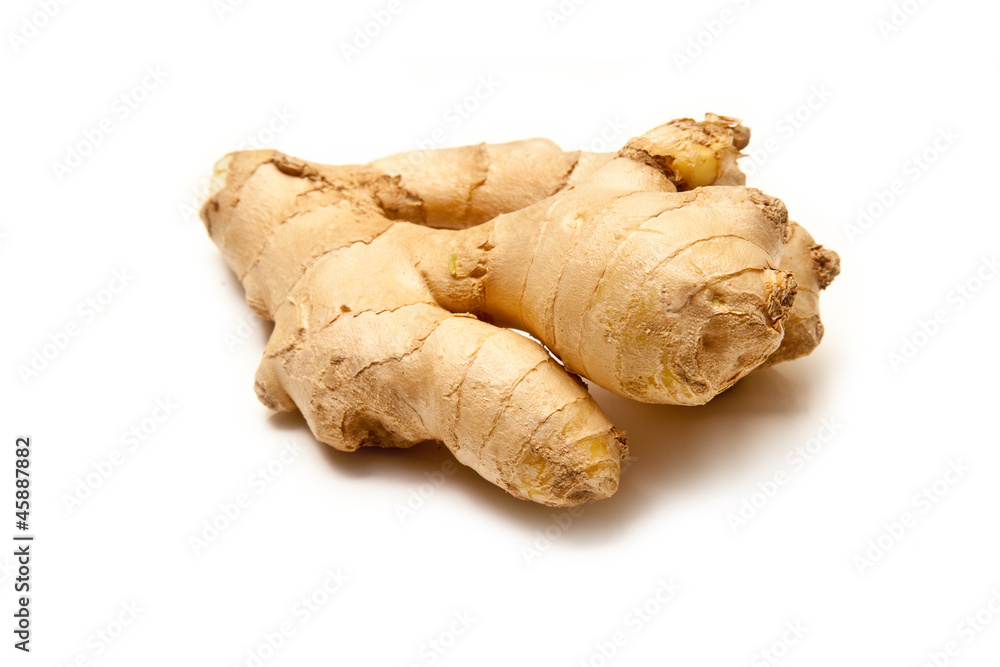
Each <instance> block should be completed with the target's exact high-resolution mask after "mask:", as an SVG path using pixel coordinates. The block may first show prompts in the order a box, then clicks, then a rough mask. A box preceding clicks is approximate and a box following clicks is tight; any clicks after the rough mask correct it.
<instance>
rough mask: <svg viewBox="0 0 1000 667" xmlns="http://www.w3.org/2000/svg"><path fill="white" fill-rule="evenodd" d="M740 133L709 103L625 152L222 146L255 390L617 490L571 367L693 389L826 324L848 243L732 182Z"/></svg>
mask: <svg viewBox="0 0 1000 667" xmlns="http://www.w3.org/2000/svg"><path fill="white" fill-rule="evenodd" d="M748 141H749V131H748V130H747V129H746V128H744V127H743V126H742V125H740V124H739V121H737V120H735V119H732V118H727V117H723V116H716V115H713V114H708V115H707V116H706V119H705V120H704V121H702V122H695V121H693V120H690V119H682V120H676V121H673V122H671V123H667V124H666V125H663V126H660V127H658V128H656V129H654V130H651V131H649V132H647V133H646V134H644V135H642V136H641V137H637V138H634V139H632V140H630V141H629V142H628V143H627V144H626V146H625V147H624V148H623V149H622V150H621V151H620V152H619V153H618V154H610V153H609V154H592V153H583V152H564V151H562V150H560V149H559V148H558V147H557V146H556V145H555V144H553V143H552V142H550V141H547V140H543V139H529V140H526V141H516V142H512V143H507V144H492V145H490V144H481V145H478V146H467V147H463V148H451V149H440V150H435V151H419V152H415V153H403V154H399V155H393V156H390V157H387V158H383V159H381V160H376V161H375V162H372V163H370V164H368V165H352V166H326V165H320V164H313V163H309V162H304V161H302V160H298V159H295V158H292V157H289V156H287V155H283V154H282V153H279V152H277V151H270V150H267V151H242V152H237V153H231V154H229V155H227V156H226V157H225V158H223V160H222V161H221V162H220V163H219V164H218V165H217V167H216V177H215V180H214V190H215V191H214V193H213V195H212V196H211V197H210V198H209V200H208V201H207V202H206V203H205V205H204V207H203V208H202V211H201V215H202V218H203V220H204V221H205V225H206V226H207V228H208V230H209V233H210V234H211V237H212V240H213V241H214V242H215V243H216V244H217V245H218V247H219V249H220V250H221V251H222V254H223V256H224V257H225V259H226V262H227V263H228V264H229V266H230V267H231V268H232V270H233V271H234V272H235V273H236V275H237V276H239V278H240V280H241V281H242V283H243V287H244V289H245V290H246V297H247V302H248V303H249V305H250V306H251V308H253V310H254V311H255V312H256V313H257V314H259V315H260V316H262V317H265V318H267V319H269V320H273V321H274V323H275V326H274V331H273V332H272V334H271V338H270V341H269V342H268V345H267V348H266V350H265V352H264V359H263V361H262V362H261V365H260V368H259V369H258V371H257V378H256V390H257V395H258V396H259V398H260V400H261V401H262V402H263V403H264V404H265V405H267V406H268V407H270V408H272V409H274V410H282V411H291V410H294V409H296V408H298V409H299V410H300V411H301V412H302V414H303V415H304V416H305V418H306V421H307V422H308V423H309V426H310V428H311V429H312V431H313V433H314V434H315V435H316V437H317V438H318V439H319V440H321V441H323V442H325V443H327V444H329V445H332V446H333V447H335V448H337V449H339V450H342V451H353V450H356V449H357V448H358V447H361V446H381V447H409V446H412V445H415V444H417V443H420V442H425V441H439V442H443V443H444V444H445V445H446V446H447V447H448V448H449V449H450V450H451V451H452V452H453V453H454V455H455V457H456V458H457V459H458V460H459V461H461V462H462V463H464V464H465V465H467V466H470V467H472V468H474V469H475V470H476V471H477V472H478V473H479V474H480V475H482V476H483V477H485V478H486V479H488V480H489V481H491V482H493V483H494V484H496V485H498V486H500V487H501V488H503V489H506V490H507V491H508V492H510V493H511V494H513V495H515V496H517V497H519V498H524V499H528V500H533V501H536V502H539V503H544V504H546V505H552V506H569V505H577V504H579V503H582V502H585V501H587V500H590V499H597V498H606V497H608V496H610V495H611V494H613V493H614V492H615V490H616V489H617V488H618V476H619V471H620V463H621V460H622V459H623V458H624V456H625V453H626V444H625V437H624V434H623V433H622V432H621V431H619V430H617V429H616V428H615V427H614V426H613V425H612V424H611V422H610V421H609V420H608V418H607V417H606V416H605V415H604V413H603V412H602V411H601V408H600V407H599V406H598V405H597V403H596V402H595V401H594V400H593V398H591V396H590V394H589V393H588V392H587V389H586V387H585V385H584V384H583V382H582V381H581V380H580V379H579V378H578V377H577V374H578V375H581V376H583V377H585V378H587V379H589V380H591V381H593V382H595V383H597V384H598V385H600V386H602V387H604V388H605V389H607V390H609V391H612V392H615V393H617V394H621V395H622V396H627V397H629V398H633V399H635V400H639V401H645V402H649V403H670V404H677V405H700V404H703V403H705V402H706V401H708V400H710V399H711V398H712V397H713V396H715V395H716V394H718V393H719V392H721V391H724V390H725V389H727V388H729V387H731V386H732V385H733V384H734V383H735V382H736V381H737V380H739V379H740V378H741V377H743V376H745V375H746V374H747V373H749V372H750V371H752V370H753V369H755V368H757V367H760V366H763V365H768V364H770V363H774V362H776V361H784V360H789V359H794V358H796V357H800V356H802V355H805V354H808V353H809V352H810V351H812V349H813V348H815V346H816V345H817V344H818V343H819V341H820V338H821V337H822V334H823V328H822V324H821V323H820V320H819V310H818V307H819V303H818V293H819V290H820V289H823V288H824V287H826V286H827V285H828V284H829V282H830V281H831V280H832V279H833V278H834V277H835V276H836V275H837V273H838V272H839V260H838V258H837V255H836V253H834V252H832V251H829V250H826V249H823V248H822V247H821V246H818V245H816V244H815V242H814V241H813V239H812V237H810V236H809V234H808V233H807V232H806V231H805V230H804V229H803V228H801V227H800V226H798V225H796V224H795V223H793V222H789V221H788V215H787V211H786V209H785V206H784V204H783V203H782V202H781V201H780V200H778V199H775V198H774V197H770V196H768V195H765V194H763V193H761V192H760V191H758V190H755V189H753V188H747V187H744V186H743V183H744V182H745V177H744V175H743V174H742V173H741V172H740V171H739V169H738V167H737V166H736V160H737V158H738V157H740V149H742V148H744V147H745V146H746V145H747V142H748ZM508 327H510V328H508ZM511 328H516V329H521V330H523V331H527V332H529V333H530V334H531V335H532V336H534V337H535V338H536V339H538V340H540V341H541V342H542V343H544V345H545V347H543V346H542V345H540V344H538V343H537V342H535V341H533V340H530V339H529V338H527V337H525V336H522V335H520V334H519V333H517V332H515V331H513V330H512V329H511ZM546 347H547V348H548V349H546ZM549 350H551V351H552V353H553V354H554V355H556V356H557V357H558V359H559V360H560V361H561V362H562V363H561V364H560V363H559V361H556V360H555V359H553V358H552V356H550V354H549Z"/></svg>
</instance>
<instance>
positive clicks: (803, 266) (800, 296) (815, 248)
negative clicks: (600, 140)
mask: <svg viewBox="0 0 1000 667" xmlns="http://www.w3.org/2000/svg"><path fill="white" fill-rule="evenodd" d="M778 268H780V269H782V270H783V271H788V272H790V273H792V274H793V275H794V276H795V283H796V285H798V293H797V294H796V296H795V303H793V304H792V309H791V310H790V311H789V312H788V318H787V319H786V320H785V337H784V339H783V340H782V341H781V346H780V347H779V348H778V349H777V350H776V351H775V352H774V354H772V355H771V356H770V357H768V359H767V363H766V364H765V365H767V366H770V365H772V364H776V363H779V362H782V361H791V360H792V359H798V358H799V357H804V356H805V355H807V354H809V353H810V352H812V351H813V350H814V349H816V346H817V345H819V342H820V341H821V340H823V323H822V322H821V321H820V319H819V293H820V290H824V289H826V288H827V287H828V286H829V285H830V283H831V282H833V279H834V278H836V277H837V276H838V275H840V257H839V256H838V255H837V253H835V252H834V251H832V250H829V249H827V248H824V247H823V246H821V245H819V244H818V243H816V241H815V240H813V237H812V236H810V235H809V232H807V231H806V230H805V229H804V228H803V227H802V226H801V225H799V224H797V223H795V222H791V221H789V223H788V240H787V241H785V251H784V253H783V254H782V257H781V263H780V264H779V265H778Z"/></svg>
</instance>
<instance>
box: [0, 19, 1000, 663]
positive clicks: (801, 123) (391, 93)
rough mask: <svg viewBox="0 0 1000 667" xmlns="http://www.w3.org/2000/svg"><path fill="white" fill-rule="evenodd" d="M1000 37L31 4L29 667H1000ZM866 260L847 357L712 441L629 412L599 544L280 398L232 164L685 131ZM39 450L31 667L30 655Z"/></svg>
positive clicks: (7, 442)
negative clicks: (742, 143) (248, 288)
mask: <svg viewBox="0 0 1000 667" xmlns="http://www.w3.org/2000/svg"><path fill="white" fill-rule="evenodd" d="M998 18H1000V10H998V8H997V6H996V5H995V4H991V3H984V2H978V3H974V2H970V1H964V2H953V3H942V2H918V1H917V0H880V1H878V2H874V3H872V2H860V1H856V0H850V1H848V2H841V3H804V2H792V1H791V0H768V1H766V2H756V1H755V0H733V1H729V0H719V1H718V2H713V3H707V4H704V3H702V4H698V3H654V2H627V1H622V2H608V1H607V0H590V1H589V2H583V1H582V0H563V1H562V2H557V1H556V0H552V2H539V3H530V2H508V3H502V4H477V3H468V2H458V1H457V0H456V1H450V0H420V1H419V2H418V1H414V0H374V1H369V2H363V3H319V2H313V3H309V2H303V1H291V2H274V1H267V0H245V1H242V2H240V1H238V0H187V1H184V2H175V3H161V4H158V5H155V6H154V5H148V4H143V3H128V2H123V1H112V0H98V1H95V2H89V3H77V2H68V1H61V0H12V1H11V2H7V3H6V4H5V6H4V11H3V17H2V21H0V28H3V30H4V34H5V37H4V42H5V44H4V47H3V48H2V49H0V53H2V55H0V58H2V69H0V77H2V79H0V80H2V84H3V91H4V104H3V112H2V113H3V122H2V123H0V135H2V138H3V146H4V156H5V157H4V159H3V160H2V161H0V182H2V183H3V188H4V190H3V192H4V201H5V202H6V203H7V206H8V208H7V211H6V213H5V214H4V215H3V216H2V217H0V281H2V284H3V285H4V288H3V295H4V305H5V307H4V312H5V314H6V315H5V317H4V321H3V325H2V326H3V341H4V343H3V350H4V371H5V372H4V374H3V376H2V379H0V391H2V392H3V401H2V404H3V406H4V408H3V412H2V414H3V429H2V432H3V439H4V446H5V447H7V448H8V453H7V454H6V455H5V458H3V461H4V462H5V465H4V466H3V467H4V468H5V469H6V470H7V472H5V473H2V474H3V476H4V482H3V484H4V486H3V488H4V489H6V490H5V491H4V492H3V493H2V494H0V496H2V498H3V499H4V500H3V505H2V507H3V510H4V511H3V512H2V513H0V514H2V516H3V517H4V522H3V528H2V530H0V539H2V540H4V542H5V546H4V548H3V549H2V550H0V553H2V554H3V555H2V556H0V586H2V590H3V594H2V599H3V616H4V618H6V619H7V621H6V625H7V626H9V627H5V628H4V636H5V637H6V638H7V639H6V645H5V646H3V647H2V649H0V650H2V652H3V656H4V657H3V658H2V659H0V663H2V664H4V665H21V664H25V665H27V664H31V665H60V666H63V665H102V666H103V665H108V666H111V665H137V664H141V665H176V664H196V665H227V666H230V665H232V666H235V665H243V666H247V667H252V666H254V665H267V666H268V667H271V666H280V665H330V664H338V665H339V664H344V665H379V666H392V665H400V666H405V665H471V664H475V665H508V664H550V665H567V666H573V667H576V666H578V665H589V666H592V667H599V666H601V665H652V664H677V665H705V666H711V667H717V666H719V665H751V666H753V667H757V666H760V665H777V664H781V665H787V666H789V667H792V666H794V665H809V666H810V667H817V666H821V665H831V666H832V665H838V666H839V665H845V664H862V665H886V664H894V665H913V666H914V667H917V666H921V665H935V666H936V667H941V666H943V665H958V666H960V667H981V666H983V667H984V666H986V665H995V664H997V662H996V661H997V660H998V659H1000V566H998V564H1000V534H998V531H1000V523H998V521H997V518H996V510H997V507H998V505H1000V485H998V484H997V483H996V480H997V478H998V474H1000V452H998V447H997V445H998V444H1000V443H998V437H997V431H996V410H997V407H996V404H997V398H998V391H997V387H996V378H997V376H998V364H997V334H996V331H997V324H998V319H997V306H998V303H997V299H998V295H1000V291H998V290H1000V286H998V285H997V284H996V283H998V282H1000V280H998V279H997V270H998V269H997V263H996V262H997V251H998V250H1000V232H998V227H1000V219H998V215H997V212H996V211H995V209H994V208H993V202H992V194H993V193H994V191H995V189H996V183H997V181H998V176H1000V173H998V168H997V165H996V159H995V156H994V155H993V152H994V149H995V144H996V136H995V135H996V132H997V130H996V120H995V118H996V115H997V101H998V97H997V86H996V81H997V74H998V71H1000V49H998V47H997V45H996V44H997V42H996V37H995V25H996V23H997V20H998ZM708 111H711V112H717V113H721V114H725V115H732V116H738V117H740V118H743V119H744V121H745V123H746V124H747V125H748V126H750V127H751V128H752V130H753V138H752V141H751V145H750V147H749V148H748V149H747V151H746V152H747V153H748V157H747V158H744V160H743V161H742V164H743V167H744V170H745V171H747V172H748V173H749V175H750V176H749V184H750V185H753V186H755V187H759V188H761V189H762V190H764V191H765V192H767V193H769V194H773V195H775V196H778V197H780V198H782V199H783V200H784V201H785V203H786V204H787V206H788V208H789V210H790V212H791V215H792V217H793V218H794V219H796V220H799V221H801V222H803V223H804V224H805V225H806V226H807V227H808V229H809V230H810V231H811V233H812V234H813V235H814V236H815V237H816V239H817V240H818V241H819V242H820V243H822V244H824V245H826V246H827V247H830V248H833V249H835V250H837V251H838V252H839V253H840V255H841V258H842V261H843V274H842V275H841V276H840V277H839V278H838V279H837V280H836V281H835V282H834V284H833V285H832V286H831V287H830V289H829V290H828V291H827V292H825V293H824V295H823V303H822V308H823V319H824V322H825V324H826V330H827V337H826V340H824V342H823V344H822V345H821V346H820V348H819V349H818V350H817V351H816V352H815V353H814V354H813V355H811V356H810V357H808V358H805V359H801V360H798V361H795V362H793V363H789V364H783V365H781V366H778V367H775V368H773V369H769V370H765V371H760V372H756V373H754V374H752V375H751V376H750V377H748V378H747V379H745V380H743V381H741V382H740V383H739V384H738V385H737V386H736V387H735V388H734V389H732V390H731V391H729V392H727V393H725V394H724V395H722V396H720V397H718V398H717V399H715V400H713V401H712V402H711V403H710V404H709V405H707V406H705V407H702V408H680V407H669V406H651V405H641V404H638V403H633V402H630V401H628V400H626V399H622V398H619V397H616V396H613V395H610V394H608V393H607V392H605V391H602V390H600V389H598V388H593V389H592V391H593V393H594V395H595V397H596V398H597V400H598V402H599V403H600V404H601V406H602V407H603V408H604V410H605V411H606V413H607V414H608V415H609V417H610V418H611V419H612V421H614V422H615V424H616V425H617V426H619V427H620V428H624V429H626V430H627V431H628V433H629V438H630V444H631V451H632V453H633V455H634V456H635V461H634V462H633V463H632V465H631V466H630V467H629V468H628V470H626V471H625V472H624V474H623V478H622V484H621V487H620V490H619V492H618V493H617V495H615V496H614V497H613V498H611V499H609V500H605V501H601V502H599V503H594V504H590V505H586V506H584V507H583V508H582V509H581V510H578V511H574V512H572V513H570V512H568V511H566V510H553V509H550V508H545V507H541V506H534V505H531V504H528V503H525V502H522V501H518V500H516V499H514V498H512V497H510V496H507V495H506V494H505V493H504V492H503V491H501V490H499V489H497V488H495V487H492V486H491V485H489V484H488V483H487V482H485V481H483V480H481V479H480V478H479V477H478V476H477V475H476V474H475V473H473V472H472V471H470V470H468V469H464V468H461V469H460V468H459V467H456V466H454V464H452V463H451V460H452V459H451V455H450V454H449V453H448V452H447V451H446V450H444V449H441V448H439V449H435V448H433V447H422V448H418V449H416V450H410V451H397V450H391V451H383V450H378V451H361V452H357V453H354V454H343V453H339V452H335V451H333V450H331V449H329V448H328V447H326V446H325V445H322V444H320V443H318V442H317V441H316V440H315V439H314V438H313V437H312V436H311V434H310V432H309V430H308V428H307V427H306V426H305V424H304V422H303V421H302V419H301V418H300V417H298V416H297V415H294V416H287V415H286V416H275V415H273V414H271V413H269V412H268V411H267V409H265V408H264V407H263V406H261V405H260V404H259V403H258V402H257V400H256V398H255V396H254V392H253V374H254V371H255V369H256V366H257V363H258V359H259V357H260V354H261V351H262V349H263V346H264V343H265V342H266V339H267V336H268V333H269V325H267V324H265V323H261V322H259V321H257V320H255V319H254V318H253V317H252V316H251V315H250V311H249V309H248V308H247V307H246V305H245V304H244V302H243V293H242V288H241V287H240V285H239V283H238V281H237V280H236V279H235V277H234V276H233V275H232V274H231V272H230V271H229V270H228V269H227V268H226V266H225V265H224V263H223V261H222V259H221V256H220V255H219V253H218V251H217V249H216V248H215V247H214V246H213V245H212V243H211V242H210V241H209V239H208V236H207V234H206V233H205V230H204V228H203V226H202V225H201V223H200V221H199V220H198V219H197V214H196V209H197V206H198V204H199V202H200V200H201V198H202V197H203V196H204V194H203V193H204V190H205V186H206V177H207V175H208V174H209V173H210V171H211V167H212V164H213V162H214V161H215V160H216V159H218V158H219V157H221V156H222V155H223V154H224V153H226V152H228V151H231V150H236V149H239V148H256V147H269V148H270V147H273V148H278V149H280V150H282V151H284V152H286V153H289V154H291V155H295V156H298V157H301V158H304V159H308V160H312V161H317V162H326V163H332V164H347V163H358V162H367V161H369V160H372V159H375V158H378V157H381V156H383V155H387V154H390V153H393V152H398V151H402V150H410V149H414V148H417V147H437V146H457V145H463V144H467V143H478V142H480V141H506V140H513V139H520V138H526V137H533V136H544V137H550V138H552V139H554V140H555V141H557V142H558V143H559V144H560V145H561V146H563V147H564V148H567V149H577V148H584V149H589V150H616V149H617V148H618V147H620V146H621V145H622V144H623V143H624V142H625V141H626V140H627V139H628V138H629V137H631V136H634V135H637V134H640V133H642V132H643V131H645V130H647V129H649V128H652V127H654V126H656V125H659V124H661V123H663V122H666V121H667V120H670V119H672V118H675V117H683V116H694V117H701V115H702V114H704V113H705V112H708ZM26 435H30V436H31V468H30V470H31V480H32V481H31V510H30V530H29V531H27V532H28V533H30V534H32V535H34V536H35V539H34V541H33V543H32V547H31V548H32V556H31V564H30V569H31V574H30V585H31V591H30V598H31V600H30V619H31V621H30V623H31V633H32V634H31V643H30V647H31V652H30V653H23V652H22V651H19V650H17V649H15V648H14V643H15V641H16V636H15V635H14V633H13V630H14V629H15V625H16V622H17V619H15V618H14V617H13V614H14V613H15V609H16V605H17V600H16V598H17V597H18V596H19V595H20V594H16V593H15V590H14V587H15V585H16V584H17V578H18V576H19V574H18V567H19V564H18V563H17V559H16V557H15V556H14V555H13V554H14V549H15V546H14V545H15V542H14V541H13V540H12V539H11V538H12V537H13V536H14V535H15V534H17V533H19V532H20V531H18V530H16V528H15V508H14V505H13V501H14V493H15V486H14V484H15V477H14V476H15V472H14V465H15V464H14V461H15V438H16V437H18V436H26Z"/></svg>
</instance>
